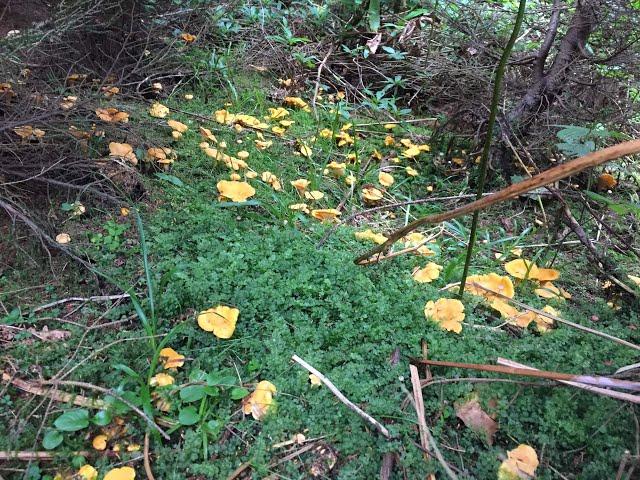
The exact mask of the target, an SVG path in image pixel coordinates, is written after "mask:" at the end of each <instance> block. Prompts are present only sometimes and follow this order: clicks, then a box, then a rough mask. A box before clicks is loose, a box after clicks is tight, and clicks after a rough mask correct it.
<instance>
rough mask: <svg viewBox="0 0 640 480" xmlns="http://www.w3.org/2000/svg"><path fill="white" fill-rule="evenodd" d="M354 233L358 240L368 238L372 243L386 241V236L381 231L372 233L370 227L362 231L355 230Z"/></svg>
mask: <svg viewBox="0 0 640 480" xmlns="http://www.w3.org/2000/svg"><path fill="white" fill-rule="evenodd" d="M354 235H355V237H356V238H357V239H358V240H369V241H371V242H373V243H377V244H378V245H382V244H383V243H384V242H386V241H387V237H385V236H384V235H382V234H381V233H374V232H373V230H371V229H370V228H368V229H367V230H365V231H364V232H355V234H354Z"/></svg>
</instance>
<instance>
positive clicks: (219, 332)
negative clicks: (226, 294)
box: [198, 305, 240, 339]
mask: <svg viewBox="0 0 640 480" xmlns="http://www.w3.org/2000/svg"><path fill="white" fill-rule="evenodd" d="M239 315H240V310H238V309H237V308H233V307H227V306H226V305H218V306H217V307H215V308H210V309H208V310H205V311H204V312H200V314H199V315H198V325H199V326H200V328H201V329H202V330H204V331H205V332H213V334H214V335H215V336H216V337H218V338H225V339H226V338H231V336H232V335H233V332H234V331H235V329H236V323H237V321H238V316H239Z"/></svg>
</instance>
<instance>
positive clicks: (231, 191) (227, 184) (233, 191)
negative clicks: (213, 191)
mask: <svg viewBox="0 0 640 480" xmlns="http://www.w3.org/2000/svg"><path fill="white" fill-rule="evenodd" d="M216 186H217V187H218V191H219V192H220V197H222V198H228V199H229V200H231V201H233V202H244V201H246V200H247V199H248V198H250V197H253V196H254V195H255V194H256V190H255V189H254V188H253V187H252V186H251V185H249V184H248V183H247V182H238V181H234V180H220V181H219V182H218V184H217V185H216Z"/></svg>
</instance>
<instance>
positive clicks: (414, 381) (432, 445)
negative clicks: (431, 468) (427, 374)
mask: <svg viewBox="0 0 640 480" xmlns="http://www.w3.org/2000/svg"><path fill="white" fill-rule="evenodd" d="M409 371H410V372H411V386H412V387H413V402H412V403H413V406H414V408H415V409H416V414H417V415H418V426H419V427H420V445H422V448H423V449H424V450H425V451H427V452H430V451H433V453H434V455H435V456H436V458H437V459H438V462H440V465H442V468H444V471H445V472H446V473H447V475H448V476H449V478H451V479H453V480H457V478H458V476H457V475H456V474H455V473H454V472H453V470H451V467H449V464H448V463H447V461H446V460H445V459H444V457H443V456H442V452H441V451H440V449H439V448H438V444H437V443H436V441H435V439H434V438H433V435H431V432H430V431H429V427H427V420H426V418H425V417H424V401H423V399H422V386H421V385H420V375H419V374H418V369H417V368H416V366H415V365H409Z"/></svg>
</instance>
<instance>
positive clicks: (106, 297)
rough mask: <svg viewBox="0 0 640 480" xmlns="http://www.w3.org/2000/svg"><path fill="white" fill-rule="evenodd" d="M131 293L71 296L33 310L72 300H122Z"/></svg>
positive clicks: (45, 308) (40, 309)
mask: <svg viewBox="0 0 640 480" xmlns="http://www.w3.org/2000/svg"><path fill="white" fill-rule="evenodd" d="M129 297H130V295H129V294H128V293H122V294H119V295H96V296H93V297H69V298H63V299H61V300H56V301H55V302H51V303H47V304H45V305H41V306H39V307H37V308H34V309H33V310H32V312H33V313H38V312H41V311H42V310H47V309H48V308H52V307H55V306H57V305H62V304H64V303H71V302H83V303H85V302H105V301H110V300H120V299H122V298H129Z"/></svg>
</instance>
